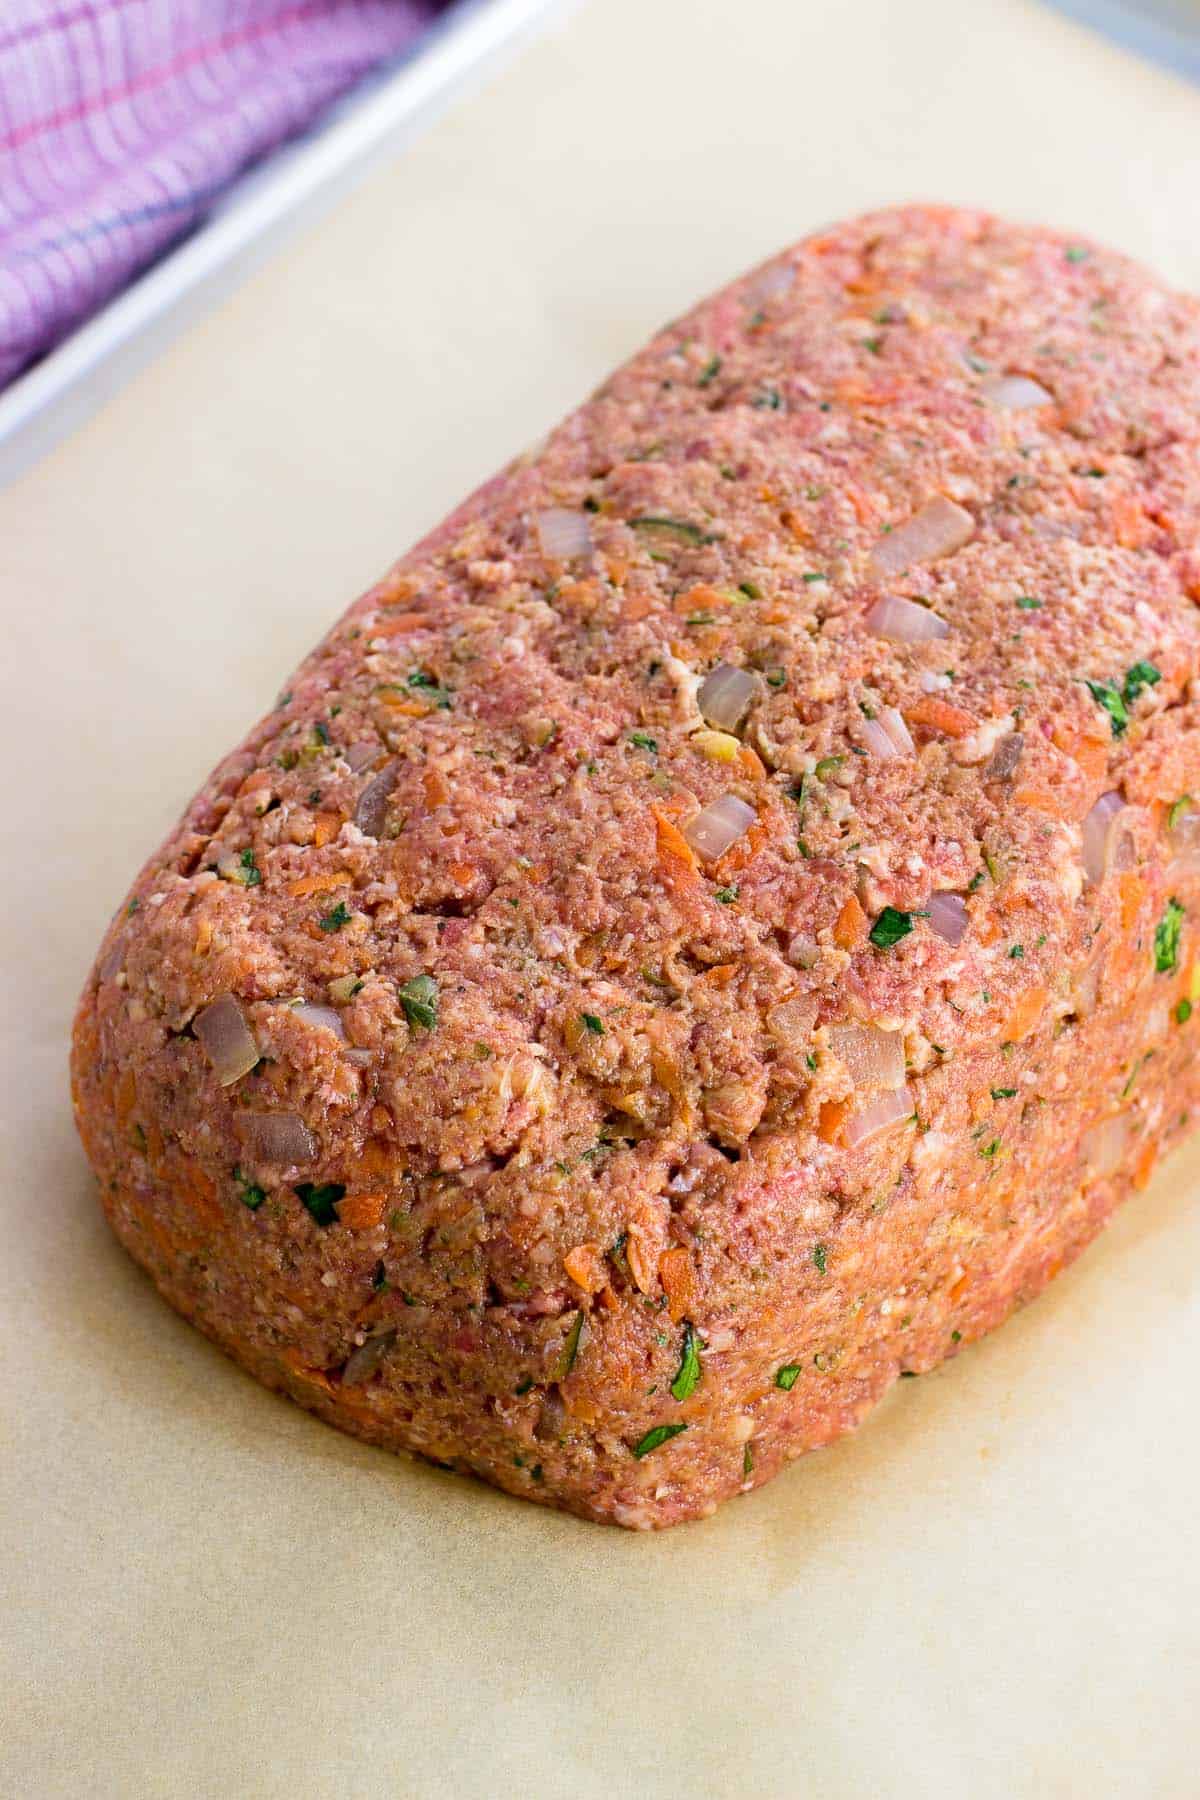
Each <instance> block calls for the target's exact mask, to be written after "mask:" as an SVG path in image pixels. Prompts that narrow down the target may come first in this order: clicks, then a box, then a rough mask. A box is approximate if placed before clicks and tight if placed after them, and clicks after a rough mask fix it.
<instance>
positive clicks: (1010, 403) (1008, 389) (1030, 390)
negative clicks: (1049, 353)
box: [979, 375, 1054, 412]
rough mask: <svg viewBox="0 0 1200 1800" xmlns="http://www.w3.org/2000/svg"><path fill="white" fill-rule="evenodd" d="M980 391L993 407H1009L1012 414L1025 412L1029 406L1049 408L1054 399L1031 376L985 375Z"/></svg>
mask: <svg viewBox="0 0 1200 1800" xmlns="http://www.w3.org/2000/svg"><path fill="white" fill-rule="evenodd" d="M979 391H980V393H981V394H982V395H983V397H984V399H985V400H990V401H991V403H992V405H993V406H1004V407H1007V408H1008V410H1009V411H1010V412H1023V411H1024V410H1025V408H1026V407H1029V406H1049V405H1050V403H1051V401H1052V400H1053V399H1054V395H1053V394H1048V393H1047V392H1046V389H1045V388H1044V387H1043V386H1042V384H1041V382H1040V381H1034V379H1033V377H1032V376H1030V375H985V376H984V378H983V380H982V381H981V382H980V384H979Z"/></svg>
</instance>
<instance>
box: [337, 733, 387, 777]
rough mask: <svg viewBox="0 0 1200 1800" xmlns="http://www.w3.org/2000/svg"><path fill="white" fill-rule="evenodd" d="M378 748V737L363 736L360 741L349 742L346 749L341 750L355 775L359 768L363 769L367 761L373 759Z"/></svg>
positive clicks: (376, 754) (377, 752)
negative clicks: (355, 742)
mask: <svg viewBox="0 0 1200 1800" xmlns="http://www.w3.org/2000/svg"><path fill="white" fill-rule="evenodd" d="M379 750H380V744H379V739H378V738H363V739H362V740H361V742H359V743H357V744H351V745H350V747H349V749H348V750H343V751H342V755H343V757H344V758H345V760H346V761H347V762H348V763H349V764H350V767H351V768H352V769H353V770H354V773H355V774H356V775H357V774H358V772H359V770H360V769H365V768H366V766H367V764H368V763H373V762H374V761H375V758H376V757H377V756H378V755H379Z"/></svg>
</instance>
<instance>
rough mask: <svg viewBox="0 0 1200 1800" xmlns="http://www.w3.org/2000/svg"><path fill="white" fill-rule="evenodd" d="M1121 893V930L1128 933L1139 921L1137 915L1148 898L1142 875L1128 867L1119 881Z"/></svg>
mask: <svg viewBox="0 0 1200 1800" xmlns="http://www.w3.org/2000/svg"><path fill="white" fill-rule="evenodd" d="M1119 889H1120V895H1121V930H1122V931H1124V932H1126V933H1128V932H1130V931H1132V930H1133V927H1134V925H1135V924H1136V923H1137V916H1138V914H1139V913H1140V912H1141V910H1142V902H1143V900H1144V899H1145V898H1146V884H1145V882H1144V881H1143V880H1142V878H1141V876H1140V875H1136V874H1135V873H1134V872H1133V870H1132V869H1127V870H1126V871H1125V872H1124V874H1123V875H1122V876H1121V879H1120V883H1119Z"/></svg>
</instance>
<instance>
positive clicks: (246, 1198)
mask: <svg viewBox="0 0 1200 1800" xmlns="http://www.w3.org/2000/svg"><path fill="white" fill-rule="evenodd" d="M233 1179H234V1180H235V1181H236V1182H237V1185H238V1199H239V1200H240V1201H241V1203H242V1205H243V1206H248V1207H249V1208H250V1211H251V1212H257V1211H258V1209H259V1207H260V1206H261V1205H262V1203H263V1201H264V1200H265V1199H266V1197H267V1190H266V1188H260V1187H259V1185H258V1183H257V1182H256V1181H251V1179H250V1177H249V1176H248V1175H243V1173H242V1171H241V1169H240V1168H238V1167H237V1166H236V1165H235V1166H234V1171H233Z"/></svg>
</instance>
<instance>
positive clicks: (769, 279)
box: [746, 263, 796, 306]
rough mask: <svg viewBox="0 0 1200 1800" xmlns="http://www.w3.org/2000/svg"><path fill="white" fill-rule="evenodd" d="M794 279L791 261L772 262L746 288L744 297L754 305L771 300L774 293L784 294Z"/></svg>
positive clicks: (794, 274)
mask: <svg viewBox="0 0 1200 1800" xmlns="http://www.w3.org/2000/svg"><path fill="white" fill-rule="evenodd" d="M795 279H796V271H795V269H794V268H793V267H792V265H791V263H772V265H771V267H770V268H769V269H764V270H763V272H762V274H761V275H759V276H758V277H757V279H756V280H754V281H752V282H751V283H750V286H749V287H748V288H747V289H746V299H747V301H748V302H749V303H750V304H751V305H754V306H758V305H760V304H761V303H762V301H764V300H773V299H774V298H775V296H776V294H786V293H787V291H788V289H789V288H790V287H791V285H792V283H793V282H794V281H795Z"/></svg>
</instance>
